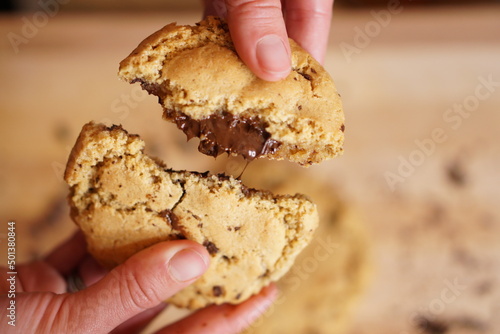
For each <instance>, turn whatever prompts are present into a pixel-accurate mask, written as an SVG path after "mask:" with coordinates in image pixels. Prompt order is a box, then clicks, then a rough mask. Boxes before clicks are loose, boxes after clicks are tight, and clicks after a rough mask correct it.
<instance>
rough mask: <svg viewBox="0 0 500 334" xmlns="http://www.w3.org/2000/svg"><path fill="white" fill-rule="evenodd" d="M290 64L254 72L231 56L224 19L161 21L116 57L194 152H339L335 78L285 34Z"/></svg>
mask: <svg viewBox="0 0 500 334" xmlns="http://www.w3.org/2000/svg"><path fill="white" fill-rule="evenodd" d="M290 45H291V51H292V54H291V61H292V71H291V73H290V75H289V76H288V77H287V78H285V79H283V80H281V81H278V82H267V81H264V80H261V79H259V78H258V77H256V76H255V75H254V74H253V73H252V72H251V71H250V70H249V69H248V68H247V66H245V64H244V63H243V62H242V60H241V59H240V58H239V57H238V55H237V53H236V51H235V48H234V45H233V42H232V41H231V36H230V34H229V30H228V27H227V25H226V23H225V22H224V21H223V20H221V19H219V18H215V17H208V18H207V19H205V20H203V21H201V22H200V23H198V24H197V25H196V26H179V25H176V24H175V23H173V24H169V25H167V26H165V27H164V28H162V29H161V30H159V31H157V32H156V33H154V34H153V35H151V36H149V37H148V38H146V39H145V40H144V41H143V42H142V43H140V45H139V46H138V47H137V48H136V49H135V50H134V51H133V52H132V53H131V54H130V55H129V56H128V57H127V58H126V59H124V60H123V61H122V62H121V63H120V69H119V76H120V77H121V78H122V79H123V80H125V81H128V82H130V83H135V82H139V83H140V84H141V85H142V87H143V88H144V89H145V90H147V91H148V92H149V93H150V94H154V95H156V96H158V98H159V102H160V103H161V105H162V106H163V109H164V114H163V115H164V118H165V119H167V120H169V121H172V122H174V123H175V124H177V127H178V128H179V129H181V130H182V131H184V133H185V134H186V135H187V138H188V139H191V138H193V137H199V138H200V144H199V150H200V152H202V153H205V154H207V155H212V156H218V155H219V154H221V153H224V152H226V153H229V154H233V155H242V156H243V157H245V158H246V159H248V160H252V159H255V158H258V157H265V158H271V159H277V160H282V159H286V160H290V161H293V162H296V163H299V164H300V165H304V166H308V165H311V164H314V163H319V162H321V161H324V160H326V159H331V158H333V157H335V156H337V155H339V154H341V153H342V145H343V141H344V134H343V132H344V114H343V111H342V104H341V100H340V95H339V94H338V93H337V90H336V88H335V85H334V83H333V81H332V79H331V77H330V76H329V75H328V73H327V72H326V71H325V70H324V68H323V67H322V66H321V65H320V64H319V63H318V62H317V61H316V60H314V58H313V57H312V56H311V55H309V54H308V53H307V52H306V51H304V50H303V49H302V48H301V47H300V46H299V45H298V44H297V43H295V42H294V41H293V40H290Z"/></svg>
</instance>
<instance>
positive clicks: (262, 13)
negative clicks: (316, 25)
mask: <svg viewBox="0 0 500 334" xmlns="http://www.w3.org/2000/svg"><path fill="white" fill-rule="evenodd" d="M226 7H227V22H228V25H229V29H230V31H231V37H232V38H233V42H234V45H235V47H236V50H237V52H238V55H239V56H240V57H241V59H242V60H243V62H245V64H246V65H247V66H248V67H249V68H250V69H251V70H252V72H254V73H255V74H256V75H257V76H258V77H260V78H261V79H264V80H266V81H278V80H280V79H283V78H285V77H287V76H288V74H289V73H290V70H291V60H290V59H291V50H290V44H289V42H288V35H287V32H286V27H285V22H284V19H283V13H282V11H281V1H280V0H261V1H248V0H226Z"/></svg>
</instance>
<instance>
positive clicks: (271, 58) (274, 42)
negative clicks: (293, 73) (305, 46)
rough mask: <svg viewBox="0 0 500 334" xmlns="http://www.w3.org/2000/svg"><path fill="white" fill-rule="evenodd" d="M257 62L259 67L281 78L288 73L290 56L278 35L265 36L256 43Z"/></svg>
mask: <svg viewBox="0 0 500 334" xmlns="http://www.w3.org/2000/svg"><path fill="white" fill-rule="evenodd" d="M256 52H257V62H258V63H259V65H260V67H261V68H262V69H263V70H264V71H266V72H268V73H271V74H276V75H277V76H280V74H281V76H280V77H281V78H282V77H284V76H285V75H287V74H288V72H289V71H290V67H291V63H290V55H289V54H288V52H287V49H286V47H285V43H284V42H283V40H282V39H281V38H280V37H279V36H278V35H267V36H264V37H262V38H261V39H260V40H259V41H258V42H257V51H256Z"/></svg>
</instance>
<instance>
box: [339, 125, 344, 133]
mask: <svg viewBox="0 0 500 334" xmlns="http://www.w3.org/2000/svg"><path fill="white" fill-rule="evenodd" d="M340 131H342V132H344V131H345V125H344V124H342V125H341V126H340Z"/></svg>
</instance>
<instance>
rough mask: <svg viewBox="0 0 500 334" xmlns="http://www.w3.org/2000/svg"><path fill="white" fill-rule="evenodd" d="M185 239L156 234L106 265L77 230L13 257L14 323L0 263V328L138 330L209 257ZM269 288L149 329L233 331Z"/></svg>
mask: <svg viewBox="0 0 500 334" xmlns="http://www.w3.org/2000/svg"><path fill="white" fill-rule="evenodd" d="M209 261H210V260H209V255H208V253H207V251H206V249H205V248H204V247H203V246H201V245H199V244H197V243H195V242H192V241H188V240H177V241H168V242H161V243H158V244H156V245H154V246H151V247H149V248H147V249H145V250H143V251H141V252H139V253H137V254H136V255H134V256H132V257H131V258H130V259H128V260H127V261H126V262H125V263H123V264H122V265H120V266H118V267H116V268H114V269H113V270H111V271H110V272H107V271H105V270H104V269H103V268H101V267H100V266H99V265H98V264H97V263H96V262H95V260H93V259H92V258H91V257H90V255H88V254H87V253H86V246H85V241H84V238H83V236H82V235H81V233H77V234H75V235H74V236H73V237H72V238H71V239H70V240H69V241H67V242H66V243H64V244H63V245H61V246H59V247H58V248H57V249H56V250H54V251H53V252H52V253H51V254H50V255H49V256H48V257H47V258H46V259H45V260H43V261H36V262H32V263H29V264H26V265H20V266H18V267H17V268H16V269H17V277H16V292H17V293H16V296H15V301H16V326H15V327H12V326H10V325H8V324H7V322H8V317H7V315H8V311H7V305H9V302H10V300H9V298H8V297H7V292H8V291H9V284H8V281H7V278H8V276H7V274H6V273H7V269H6V268H4V267H2V268H0V269H1V270H0V305H1V306H0V307H1V310H0V319H1V320H0V332H1V333H109V332H112V333H138V332H140V330H142V329H143V328H144V327H145V326H147V325H148V324H149V322H150V321H151V320H152V319H153V318H154V317H155V316H156V315H158V314H159V313H160V312H161V311H162V310H163V309H164V308H165V306H166V304H165V303H163V301H164V300H166V299H168V298H169V297H170V296H172V295H173V294H175V293H176V292H178V291H179V290H181V289H182V288H184V287H185V286H188V285H189V284H191V283H193V282H194V281H195V280H196V278H198V277H199V276H200V275H202V274H203V273H204V272H205V270H206V269H207V266H208V264H209ZM71 273H78V274H79V276H80V278H81V280H82V281H83V284H84V285H85V286H87V287H86V288H84V289H83V290H81V291H77V292H74V293H67V292H66V291H67V288H68V286H67V282H66V280H65V278H64V277H65V276H68V275H69V274H71ZM275 296H276V289H275V288H274V287H273V286H270V287H268V288H265V289H263V290H262V291H261V293H260V294H258V295H256V296H253V297H252V298H250V299H249V300H247V301H246V302H244V303H242V304H239V305H220V306H210V307H207V308H205V309H202V310H199V311H197V312H195V313H193V314H192V315H190V316H188V317H186V318H184V319H182V320H181V321H179V322H177V323H174V324H172V325H169V326H167V327H164V328H163V329H161V330H159V331H158V332H157V333H158V334H161V333H169V334H172V333H183V334H189V333H200V334H204V333H207V334H208V333H238V332H239V331H241V330H242V329H244V328H245V327H247V326H248V325H250V324H251V322H253V321H254V320H255V319H256V318H258V317H259V316H260V315H261V314H262V312H263V310H265V309H266V308H267V307H269V306H270V305H271V303H272V302H273V300H274V298H275Z"/></svg>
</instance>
